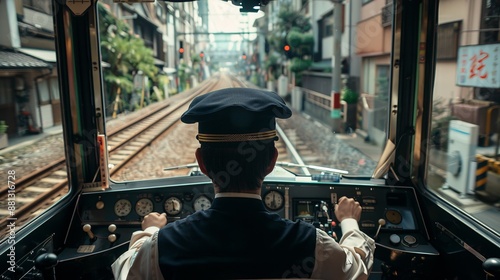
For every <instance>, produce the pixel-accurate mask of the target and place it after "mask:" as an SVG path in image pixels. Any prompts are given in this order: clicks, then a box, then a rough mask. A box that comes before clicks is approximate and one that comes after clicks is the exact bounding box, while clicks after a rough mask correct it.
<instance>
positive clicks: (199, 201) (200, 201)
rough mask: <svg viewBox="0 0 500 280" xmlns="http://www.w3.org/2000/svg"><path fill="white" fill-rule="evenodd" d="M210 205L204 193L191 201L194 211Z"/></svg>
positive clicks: (204, 208)
mask: <svg viewBox="0 0 500 280" xmlns="http://www.w3.org/2000/svg"><path fill="white" fill-rule="evenodd" d="M210 206H212V202H210V199H208V197H206V196H204V195H202V196H199V197H198V198H196V199H195V200H194V202H193V207H194V211H200V210H207V209H208V208H210Z"/></svg>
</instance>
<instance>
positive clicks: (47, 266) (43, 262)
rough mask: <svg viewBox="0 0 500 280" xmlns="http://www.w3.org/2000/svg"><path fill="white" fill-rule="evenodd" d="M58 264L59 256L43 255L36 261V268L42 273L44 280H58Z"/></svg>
mask: <svg viewBox="0 0 500 280" xmlns="http://www.w3.org/2000/svg"><path fill="white" fill-rule="evenodd" d="M57 263H58V259H57V255H56V254H53V253H43V254H41V255H39V256H38V257H36V259H35V267H36V268H37V269H39V270H40V271H41V272H42V276H43V279H44V280H55V279H56V269H55V266H56V265H57Z"/></svg>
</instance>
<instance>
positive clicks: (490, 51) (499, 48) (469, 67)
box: [456, 44, 500, 88]
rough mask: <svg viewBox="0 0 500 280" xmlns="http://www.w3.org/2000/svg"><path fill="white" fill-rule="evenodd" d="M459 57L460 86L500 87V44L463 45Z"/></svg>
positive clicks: (458, 78) (458, 75)
mask: <svg viewBox="0 0 500 280" xmlns="http://www.w3.org/2000/svg"><path fill="white" fill-rule="evenodd" d="M457 59H458V61H457V81H456V84H457V85H458V86H469V87H482V88H500V44H489V45H475V46H462V47H460V48H459V49H458V57H457Z"/></svg>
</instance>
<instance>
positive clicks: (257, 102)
mask: <svg viewBox="0 0 500 280" xmlns="http://www.w3.org/2000/svg"><path fill="white" fill-rule="evenodd" d="M291 115H292V111H291V110H290V108H288V107H287V106H286V104H285V101H283V99H282V98H281V97H280V96H278V94H276V93H275V92H272V91H267V90H261V89H252V88H226V89H221V90H217V91H213V92H210V93H207V94H204V95H201V96H198V97H196V98H195V99H194V100H193V102H191V104H190V105H189V109H188V110H187V111H186V112H184V114H183V115H182V117H181V121H182V122H184V123H188V124H190V123H196V122H197V123H198V136H197V138H198V141H200V142H201V143H211V142H212V143H224V142H244V141H257V140H267V139H273V138H276V136H277V135H276V121H275V119H276V118H280V119H287V118H289V117H290V116H291Z"/></svg>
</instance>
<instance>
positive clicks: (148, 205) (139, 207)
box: [135, 198, 153, 217]
mask: <svg viewBox="0 0 500 280" xmlns="http://www.w3.org/2000/svg"><path fill="white" fill-rule="evenodd" d="M135 212H136V213H137V215H139V216H141V217H144V216H146V215H147V214H149V213H151V212H153V202H152V201H151V199H149V198H141V199H139V200H138V201H137V203H136V204H135Z"/></svg>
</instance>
